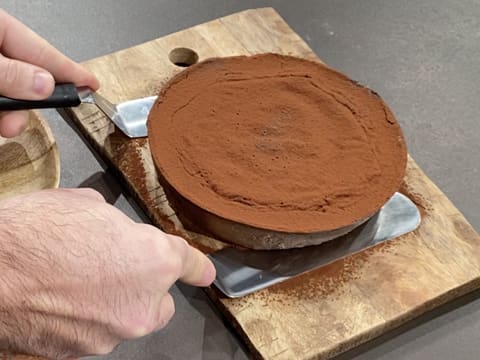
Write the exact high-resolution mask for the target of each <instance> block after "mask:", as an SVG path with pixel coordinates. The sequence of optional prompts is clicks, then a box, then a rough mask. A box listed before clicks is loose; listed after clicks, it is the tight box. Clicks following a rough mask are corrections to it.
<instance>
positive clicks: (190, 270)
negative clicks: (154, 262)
mask: <svg viewBox="0 0 480 360" xmlns="http://www.w3.org/2000/svg"><path fill="white" fill-rule="evenodd" d="M167 236H168V237H169V238H170V241H171V242H172V243H173V245H174V248H176V249H177V254H178V256H180V258H181V260H182V262H181V264H182V266H181V269H180V274H179V279H180V281H182V282H184V283H187V284H190V285H195V286H208V285H210V284H211V283H212V282H213V280H215V276H216V271H215V267H214V266H213V264H212V262H211V261H210V260H209V259H208V258H207V257H206V256H205V255H204V254H203V253H202V252H201V251H200V250H197V249H195V248H193V247H191V246H189V245H188V244H187V242H186V241H185V240H184V239H182V238H180V237H178V236H174V235H167Z"/></svg>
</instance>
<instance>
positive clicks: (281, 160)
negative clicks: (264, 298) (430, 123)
mask: <svg viewBox="0 0 480 360" xmlns="http://www.w3.org/2000/svg"><path fill="white" fill-rule="evenodd" d="M148 128H149V129H148V130H149V141H150V146H151V151H152V155H153V158H154V161H155V164H156V166H157V168H158V170H159V171H160V172H161V174H162V175H163V176H164V177H165V179H166V180H167V181H168V182H169V183H170V184H171V185H172V186H173V187H174V188H175V189H176V191H178V192H179V193H180V194H181V195H182V196H184V197H185V198H187V199H188V200H190V201H191V202H193V203H194V204H196V205H197V206H200V207H201V208H203V209H205V210H208V211H210V212H212V213H214V214H217V215H218V216H221V217H223V218H226V219H229V220H233V221H237V222H240V223H244V224H248V225H251V226H255V227H259V228H264V229H270V230H276V231H284V232H296V233H309V232H318V231H326V230H332V229H336V228H339V227H342V226H346V225H350V224H352V223H353V222H355V221H357V220H359V219H363V218H365V217H367V216H370V215H372V214H373V213H374V212H375V211H376V210H377V209H378V208H380V207H381V206H382V205H383V204H384V203H385V202H386V201H387V200H388V198H389V197H390V196H391V195H392V194H393V193H394V192H395V191H397V190H398V188H399V187H400V184H401V181H402V178H403V176H404V174H405V168H406V161H407V155H406V147H405V142H404V139H403V136H402V132H401V130H400V127H399V125H398V124H397V122H396V120H395V118H394V116H393V115H392V113H391V112H390V110H389V109H388V107H387V106H386V104H385V103H384V102H383V101H382V100H381V99H380V97H379V96H378V95H377V94H375V93H374V92H372V91H370V90H369V89H367V88H365V87H362V86H360V85H358V84H357V83H355V82H353V81H352V80H350V79H348V78H347V77H346V76H344V75H343V74H340V73H338V72H336V71H334V70H332V69H330V68H328V67H326V66H323V65H321V64H319V63H316V62H312V61H307V60H303V59H298V58H294V57H289V56H281V55H274V54H264V55H257V56H252V57H245V56H239V57H230V58H217V59H210V60H206V61H204V62H202V63H199V64H196V65H194V66H192V67H190V68H188V69H187V70H185V71H183V72H182V73H180V74H179V75H177V76H176V77H174V78H173V79H172V80H171V81H170V82H169V83H168V84H167V85H166V86H165V87H164V89H163V90H162V91H161V93H160V95H159V98H158V100H157V102H156V104H155V105H154V107H153V108H152V110H151V112H150V116H149V119H148Z"/></svg>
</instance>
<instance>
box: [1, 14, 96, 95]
mask: <svg viewBox="0 0 480 360" xmlns="http://www.w3.org/2000/svg"><path fill="white" fill-rule="evenodd" d="M0 52H1V53H2V54H3V55H5V56H6V57H9V58H11V59H18V60H21V61H24V62H27V63H30V64H33V65H37V66H39V67H41V68H43V69H45V70H47V71H48V72H50V73H51V74H52V75H53V77H54V78H55V80H56V81H57V82H73V83H75V84H76V85H77V86H88V87H90V88H91V89H93V90H97V89H98V88H99V87H100V85H99V82H98V80H97V78H96V77H95V76H94V75H93V74H92V73H91V72H89V71H88V70H86V69H85V68H84V67H82V66H81V65H79V64H77V63H75V62H74V61H72V60H71V59H69V58H68V57H66V56H65V55H63V54H62V53H61V52H60V51H58V50H57V49H55V48H54V47H53V46H52V45H50V44H49V43H48V42H47V41H46V40H44V39H42V38H41V37H40V36H39V35H37V34H36V33H35V32H33V31H32V30H31V29H29V28H28V27H27V26H25V25H24V24H22V23H21V22H20V21H18V20H17V19H15V18H14V17H12V16H10V15H8V14H7V13H6V12H5V11H3V10H0Z"/></svg>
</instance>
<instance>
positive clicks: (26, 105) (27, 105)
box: [0, 84, 81, 111]
mask: <svg viewBox="0 0 480 360" xmlns="http://www.w3.org/2000/svg"><path fill="white" fill-rule="evenodd" d="M80 102H81V101H80V96H79V95H78V90H77V88H76V87H75V85H74V84H56V85H55V90H54V91H53V94H52V95H51V96H50V97H49V98H47V99H45V100H39V101H36V100H35V101H31V100H18V99H11V98H8V97H4V96H0V111H12V110H29V109H48V108H62V107H74V106H78V105H80Z"/></svg>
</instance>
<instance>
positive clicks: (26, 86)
mask: <svg viewBox="0 0 480 360" xmlns="http://www.w3.org/2000/svg"><path fill="white" fill-rule="evenodd" d="M54 86H55V80H54V79H53V76H52V75H51V74H50V73H49V72H47V71H45V70H43V69H42V68H40V67H38V66H35V65H31V64H28V63H26V62H23V61H18V60H12V59H9V58H6V57H4V56H2V55H0V94H2V95H3V96H7V97H11V98H14V99H24V100H42V99H44V98H47V97H49V96H50V95H51V94H52V92H53V88H54Z"/></svg>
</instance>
